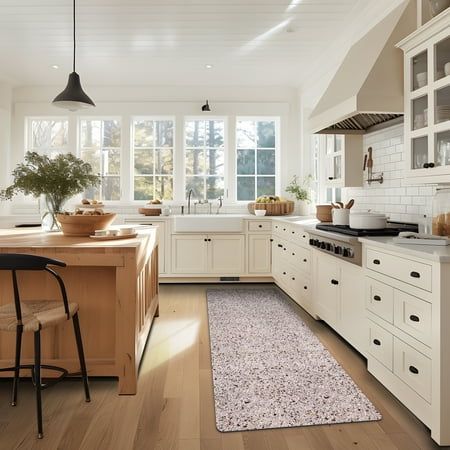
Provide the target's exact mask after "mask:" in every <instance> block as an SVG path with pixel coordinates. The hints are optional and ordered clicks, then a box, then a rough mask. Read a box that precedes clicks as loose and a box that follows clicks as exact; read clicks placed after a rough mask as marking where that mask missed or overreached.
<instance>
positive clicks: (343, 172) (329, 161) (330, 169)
mask: <svg viewBox="0 0 450 450" xmlns="http://www.w3.org/2000/svg"><path fill="white" fill-rule="evenodd" d="M362 155H363V148H362V136H361V135H345V134H327V135H325V155H324V156H325V164H324V167H325V180H324V181H325V184H326V186H327V187H336V188H343V187H358V186H362V184H363V180H362Z"/></svg>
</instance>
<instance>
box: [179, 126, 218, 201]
mask: <svg viewBox="0 0 450 450" xmlns="http://www.w3.org/2000/svg"><path fill="white" fill-rule="evenodd" d="M224 143H225V121H224V120H217V119H214V120H187V121H186V122H185V171H186V172H185V174H186V191H190V190H191V189H192V192H193V195H192V197H193V198H195V199H198V200H206V199H207V200H213V199H216V198H219V197H220V196H223V195H224V184H225V166H224V163H225V145H224Z"/></svg>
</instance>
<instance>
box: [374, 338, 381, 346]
mask: <svg viewBox="0 0 450 450" xmlns="http://www.w3.org/2000/svg"><path fill="white" fill-rule="evenodd" d="M373 343H374V344H375V345H381V341H380V340H378V339H374V340H373Z"/></svg>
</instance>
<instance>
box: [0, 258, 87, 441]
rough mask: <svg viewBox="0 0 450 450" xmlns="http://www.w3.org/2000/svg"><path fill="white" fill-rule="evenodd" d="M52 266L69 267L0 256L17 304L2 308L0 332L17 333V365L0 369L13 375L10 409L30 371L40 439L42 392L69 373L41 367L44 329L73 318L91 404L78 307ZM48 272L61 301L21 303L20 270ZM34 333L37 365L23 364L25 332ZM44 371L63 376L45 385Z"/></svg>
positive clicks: (44, 366) (34, 259) (42, 259)
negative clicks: (24, 374)
mask: <svg viewBox="0 0 450 450" xmlns="http://www.w3.org/2000/svg"><path fill="white" fill-rule="evenodd" d="M49 266H59V267H66V264H65V263H64V262H61V261H58V260H55V259H50V258H45V257H43V256H35V255H24V254H17V253H7V254H0V270H9V271H11V273H12V286H13V291H14V303H10V304H6V305H2V306H0V330H1V331H15V332H16V354H15V362H14V366H12V367H6V368H3V369H0V371H1V372H5V371H12V372H14V379H13V388H12V398H11V406H16V404H17V387H18V383H19V373H20V369H31V378H32V382H33V384H34V386H35V388H36V410H37V411H36V412H37V424H38V436H37V437H38V438H39V439H42V437H43V436H44V434H43V429H42V404H41V391H42V390H44V389H46V388H48V387H50V386H52V385H54V384H55V383H57V382H58V381H61V380H62V379H63V378H64V377H65V376H66V375H68V372H67V370H66V369H64V368H62V367H57V366H49V365H44V364H41V330H43V329H45V328H49V327H54V326H56V325H58V324H60V323H62V322H64V321H66V320H70V319H72V322H73V328H74V332H75V339H76V344H77V350H78V357H79V360H80V367H81V375H82V377H83V383H84V393H85V398H86V402H90V395H89V384H88V376H87V370H86V363H85V360H84V351H83V343H82V340H81V333H80V324H79V321H78V305H77V304H76V303H69V302H68V300H67V293H66V288H65V286H64V282H63V280H62V278H61V277H60V276H59V275H58V274H57V273H56V272H55V271H54V270H53V269H52V268H51V267H49ZM39 270H41V271H45V272H48V273H49V274H51V275H52V276H53V277H55V278H56V280H57V282H58V285H59V288H60V291H61V296H62V302H61V301H60V300H59V301H58V300H56V301H55V300H32V301H25V302H21V301H20V295H19V286H18V282H17V271H39ZM26 331H32V332H34V364H28V365H21V364H20V352H21V347H22V333H23V332H26ZM41 369H48V370H56V371H58V372H61V374H60V375H59V376H58V377H57V378H55V379H51V380H50V381H48V382H47V383H43V380H42V379H41Z"/></svg>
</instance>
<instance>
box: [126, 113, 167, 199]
mask: <svg viewBox="0 0 450 450" xmlns="http://www.w3.org/2000/svg"><path fill="white" fill-rule="evenodd" d="M173 132H174V122H173V120H153V119H150V118H149V119H135V120H134V121H133V137H132V143H133V145H132V147H133V158H134V199H135V200H154V199H160V200H173V149H174V145H173V134H174V133H173Z"/></svg>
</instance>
